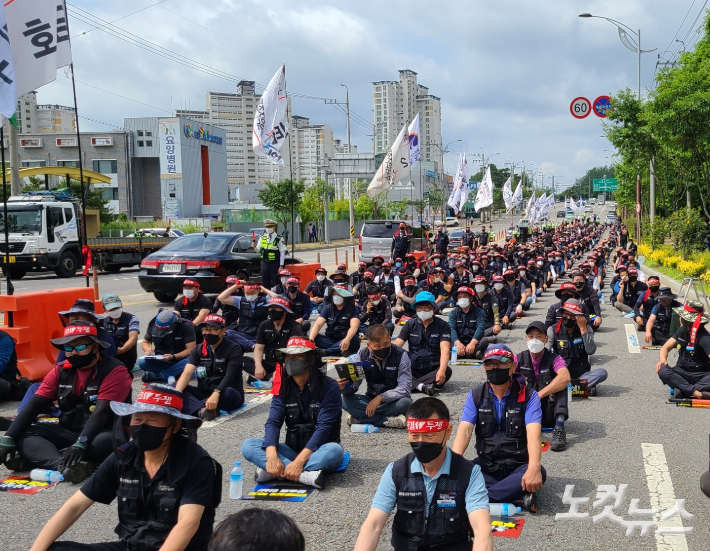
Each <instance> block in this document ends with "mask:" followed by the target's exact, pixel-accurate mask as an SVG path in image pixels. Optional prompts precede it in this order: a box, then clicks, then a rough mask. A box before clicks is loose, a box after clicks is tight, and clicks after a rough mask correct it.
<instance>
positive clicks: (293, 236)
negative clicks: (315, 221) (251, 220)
mask: <svg viewBox="0 0 710 551" xmlns="http://www.w3.org/2000/svg"><path fill="white" fill-rule="evenodd" d="M284 93H285V94H286V123H287V124H288V122H289V116H288V114H289V112H290V111H289V109H290V104H289V101H288V89H287V88H286V64H285V63H284ZM291 116H293V112H291ZM292 134H293V128H291V125H290V124H289V133H288V171H289V178H290V181H291V258H296V229H295V228H296V226H295V221H294V217H295V206H294V203H295V199H294V197H293V159H292V158H291V135H292ZM348 147H350V146H348ZM317 173H318V171H317V170H316V174H317ZM326 177H327V176H326ZM301 224H303V220H301ZM301 230H303V226H301ZM284 262H285V260H284Z"/></svg>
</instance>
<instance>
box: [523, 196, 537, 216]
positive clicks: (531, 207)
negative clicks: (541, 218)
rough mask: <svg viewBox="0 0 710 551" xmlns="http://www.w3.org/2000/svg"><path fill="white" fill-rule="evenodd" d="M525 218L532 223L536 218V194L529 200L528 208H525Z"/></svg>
mask: <svg viewBox="0 0 710 551" xmlns="http://www.w3.org/2000/svg"><path fill="white" fill-rule="evenodd" d="M525 216H526V217H527V219H528V220H529V221H530V222H531V223H532V222H534V217H535V192H534V191H533V194H532V195H531V196H530V199H528V206H527V207H526V208H525Z"/></svg>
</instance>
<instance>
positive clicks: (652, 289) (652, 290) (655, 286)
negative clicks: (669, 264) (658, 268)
mask: <svg viewBox="0 0 710 551" xmlns="http://www.w3.org/2000/svg"><path fill="white" fill-rule="evenodd" d="M648 288H649V289H651V292H652V293H657V292H658V290H659V289H660V288H661V286H660V285H649V286H648Z"/></svg>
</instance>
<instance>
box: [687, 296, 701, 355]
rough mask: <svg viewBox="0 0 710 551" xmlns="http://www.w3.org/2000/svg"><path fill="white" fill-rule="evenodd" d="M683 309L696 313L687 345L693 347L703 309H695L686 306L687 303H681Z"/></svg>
mask: <svg viewBox="0 0 710 551" xmlns="http://www.w3.org/2000/svg"><path fill="white" fill-rule="evenodd" d="M683 310H685V311H686V312H690V313H691V314H698V317H697V318H695V321H694V322H693V327H691V328H690V342H688V346H690V347H691V348H693V347H695V341H696V339H697V338H698V329H700V324H701V322H702V319H703V310H696V309H695V308H691V307H690V306H688V304H684V305H683Z"/></svg>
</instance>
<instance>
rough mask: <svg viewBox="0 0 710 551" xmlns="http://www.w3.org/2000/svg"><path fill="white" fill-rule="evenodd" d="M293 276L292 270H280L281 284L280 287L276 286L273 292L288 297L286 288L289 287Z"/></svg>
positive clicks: (272, 289)
mask: <svg viewBox="0 0 710 551" xmlns="http://www.w3.org/2000/svg"><path fill="white" fill-rule="evenodd" d="M292 275H293V274H292V273H291V271H290V270H287V269H286V268H281V269H280V270H279V283H278V285H275V286H274V287H272V288H271V291H273V292H274V293H276V294H277V295H284V296H285V295H286V293H287V292H288V291H287V290H286V287H287V286H288V278H289V277H291V276H292Z"/></svg>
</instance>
